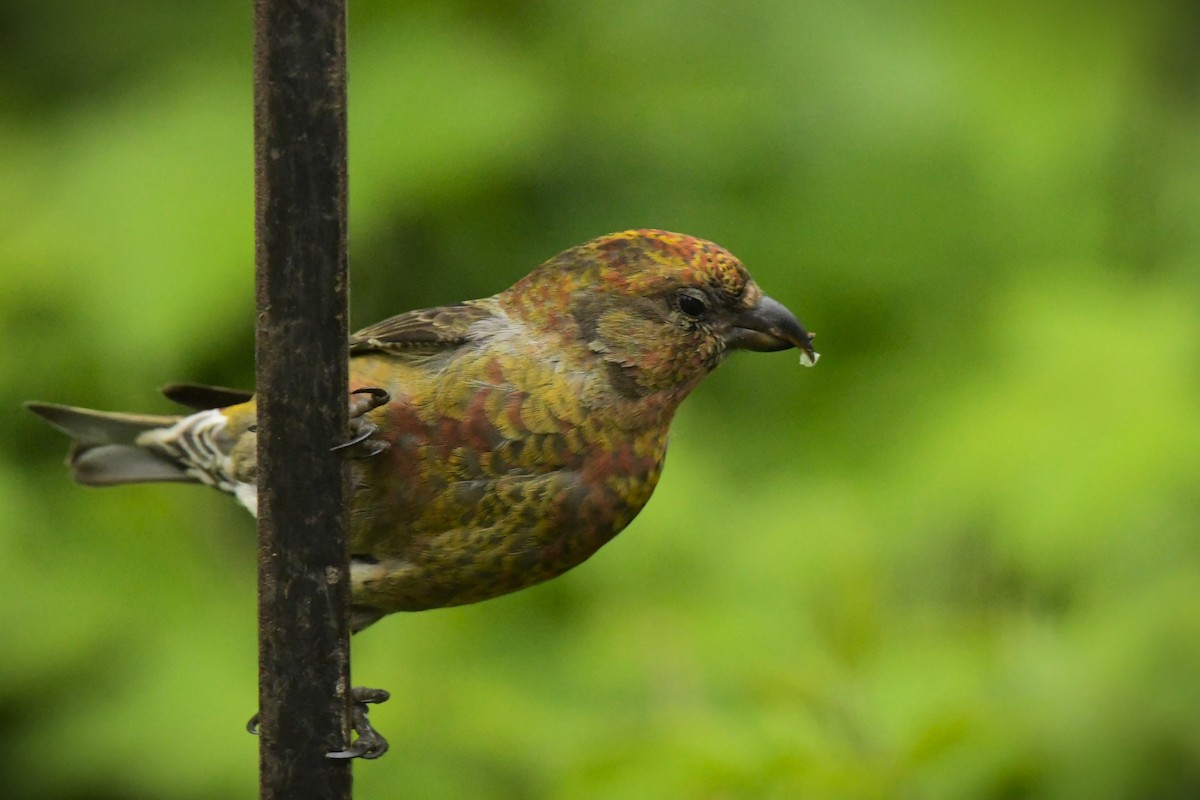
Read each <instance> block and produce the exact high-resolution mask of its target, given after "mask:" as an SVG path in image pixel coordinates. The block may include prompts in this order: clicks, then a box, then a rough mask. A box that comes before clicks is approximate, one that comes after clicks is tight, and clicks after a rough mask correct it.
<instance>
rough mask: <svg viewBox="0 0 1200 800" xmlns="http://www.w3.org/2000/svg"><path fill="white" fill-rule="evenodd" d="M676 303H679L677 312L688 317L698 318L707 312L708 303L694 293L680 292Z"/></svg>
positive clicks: (698, 294) (700, 295)
mask: <svg viewBox="0 0 1200 800" xmlns="http://www.w3.org/2000/svg"><path fill="white" fill-rule="evenodd" d="M676 302H678V303H679V310H680V311H682V312H683V313H684V314H687V315H688V316H689V317H699V316H701V315H702V314H704V312H705V311H707V310H708V302H707V301H706V300H705V299H704V296H703V295H702V294H700V293H699V292H696V291H689V290H687V289H685V290H683V291H681V292H680V293H679V296H678V300H677V301H676Z"/></svg>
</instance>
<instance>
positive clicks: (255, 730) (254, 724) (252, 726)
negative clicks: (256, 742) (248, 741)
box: [246, 714, 259, 736]
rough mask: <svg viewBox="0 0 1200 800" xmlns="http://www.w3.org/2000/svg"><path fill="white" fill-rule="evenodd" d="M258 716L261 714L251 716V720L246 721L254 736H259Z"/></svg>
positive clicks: (248, 729) (247, 728)
mask: <svg viewBox="0 0 1200 800" xmlns="http://www.w3.org/2000/svg"><path fill="white" fill-rule="evenodd" d="M258 718H259V715H258V714H255V715H254V716H253V717H251V718H250V721H249V722H247V723H246V730H247V731H249V732H250V733H251V735H253V736H258Z"/></svg>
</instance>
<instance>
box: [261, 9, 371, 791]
mask: <svg viewBox="0 0 1200 800" xmlns="http://www.w3.org/2000/svg"><path fill="white" fill-rule="evenodd" d="M345 15H346V10H345V0H255V3H254V17H255V19H254V31H255V34H254V162H255V163H254V169H255V261H256V270H255V277H256V286H257V291H256V294H257V303H258V324H257V335H256V354H257V370H258V374H257V380H258V392H259V394H258V537H259V538H258V546H259V573H258V574H259V608H258V612H259V713H260V717H259V731H260V733H261V742H260V751H259V766H260V793H261V797H263V798H271V799H272V800H284V798H287V800H307V799H308V798H313V800H315V799H316V798H321V799H322V800H329V799H331V798H332V799H333V800H338V799H339V798H340V799H342V800H348V799H349V798H350V796H351V791H350V786H351V773H350V763H349V761H348V760H344V759H331V758H326V757H325V753H327V752H330V751H335V750H342V749H343V748H345V747H346V744H347V742H348V735H349V718H348V704H347V696H348V694H349V670H350V666H349V637H350V623H349V580H348V578H349V562H348V555H347V545H346V542H347V536H346V533H347V518H346V512H345V508H346V499H347V497H348V496H349V486H348V481H347V473H346V470H345V468H344V464H343V459H342V457H341V456H340V455H339V454H337V453H334V452H332V451H331V450H330V448H331V447H333V446H334V445H336V444H337V443H338V442H340V441H344V440H345V438H346V436H347V385H348V382H349V379H348V371H347V354H346V353H347V351H346V328H347V314H346V307H347V294H348V292H347V277H346V56H345V18H346V17H345Z"/></svg>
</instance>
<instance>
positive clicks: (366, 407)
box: [350, 386, 392, 418]
mask: <svg viewBox="0 0 1200 800" xmlns="http://www.w3.org/2000/svg"><path fill="white" fill-rule="evenodd" d="M350 394H352V395H355V394H359V395H368V397H363V398H358V397H351V398H350V416H351V418H355V417H361V416H362V415H363V414H366V413H367V412H368V411H374V410H375V409H377V408H379V407H380V406H382V405H387V404H388V403H389V402H391V399H392V396H391V395H390V394H388V392H387V390H386V389H380V388H379V387H378V386H365V387H363V388H362V389H355V390H354V391H352V392H351V393H350Z"/></svg>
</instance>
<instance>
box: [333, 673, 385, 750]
mask: <svg viewBox="0 0 1200 800" xmlns="http://www.w3.org/2000/svg"><path fill="white" fill-rule="evenodd" d="M389 697H391V695H390V694H389V693H388V692H387V691H386V690H384V689H369V688H367V687H366V686H355V687H354V688H353V689H351V690H350V727H351V728H352V729H353V730H354V732H355V733H357V734H358V738H357V739H355V740H354V743H353V744H351V745H350V746H349V747H348V748H346V749H345V750H335V751H334V752H332V753H326V754H325V755H326V756H328V757H329V758H379V757H380V756H381V755H383V754H384V753H386V752H387V750H388V742H387V739H385V738H383V737H382V736H381V735H380V734H379V731H377V730H375V729H374V728H373V727H371V721H370V720H369V719H367V703H382V702H383V701H385V700H387V699H388V698H389Z"/></svg>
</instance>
